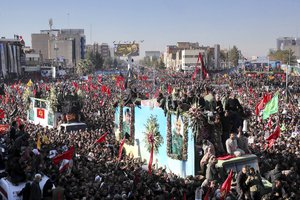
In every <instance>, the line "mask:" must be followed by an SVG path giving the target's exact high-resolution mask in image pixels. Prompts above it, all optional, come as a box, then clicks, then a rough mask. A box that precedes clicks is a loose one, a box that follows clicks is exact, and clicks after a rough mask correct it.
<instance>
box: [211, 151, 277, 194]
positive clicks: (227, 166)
mask: <svg viewBox="0 0 300 200" xmlns="http://www.w3.org/2000/svg"><path fill="white" fill-rule="evenodd" d="M245 166H246V167H253V168H254V169H255V171H258V172H259V171H260V170H259V165H258V159H257V156H256V155H254V154H246V155H243V156H239V157H235V158H231V159H228V160H218V162H217V164H216V168H217V169H218V171H219V172H220V174H221V176H222V177H226V173H228V172H229V171H230V170H232V171H233V173H234V174H235V175H237V174H238V173H239V172H240V171H241V170H242V168H243V167H245ZM262 183H263V185H264V189H263V191H262V192H261V194H262V195H263V194H266V193H269V192H271V190H272V183H270V182H269V181H268V180H266V179H265V178H264V177H262ZM231 186H232V187H234V186H236V179H235V177H234V178H233V181H232V184H231Z"/></svg>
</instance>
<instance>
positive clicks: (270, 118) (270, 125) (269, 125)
mask: <svg viewBox="0 0 300 200" xmlns="http://www.w3.org/2000/svg"><path fill="white" fill-rule="evenodd" d="M267 126H268V127H269V128H270V129H271V128H272V117H269V120H268V124H267Z"/></svg>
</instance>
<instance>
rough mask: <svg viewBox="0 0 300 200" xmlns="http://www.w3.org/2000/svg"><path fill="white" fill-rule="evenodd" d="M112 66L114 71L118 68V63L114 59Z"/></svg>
mask: <svg viewBox="0 0 300 200" xmlns="http://www.w3.org/2000/svg"><path fill="white" fill-rule="evenodd" d="M113 65H114V68H115V69H116V68H117V67H118V61H117V59H116V58H114V63H113Z"/></svg>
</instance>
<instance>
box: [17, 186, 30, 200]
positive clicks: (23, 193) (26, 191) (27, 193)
mask: <svg viewBox="0 0 300 200" xmlns="http://www.w3.org/2000/svg"><path fill="white" fill-rule="evenodd" d="M18 196H22V198H23V200H29V197H30V183H29V182H28V183H26V185H25V187H24V188H23V189H22V190H21V191H20V192H19V193H18Z"/></svg>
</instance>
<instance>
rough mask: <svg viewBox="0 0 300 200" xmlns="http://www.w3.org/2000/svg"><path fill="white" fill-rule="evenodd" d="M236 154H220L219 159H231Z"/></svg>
mask: <svg viewBox="0 0 300 200" xmlns="http://www.w3.org/2000/svg"><path fill="white" fill-rule="evenodd" d="M235 157H236V156H235V155H225V156H219V157H217V160H229V159H231V158H235Z"/></svg>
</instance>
